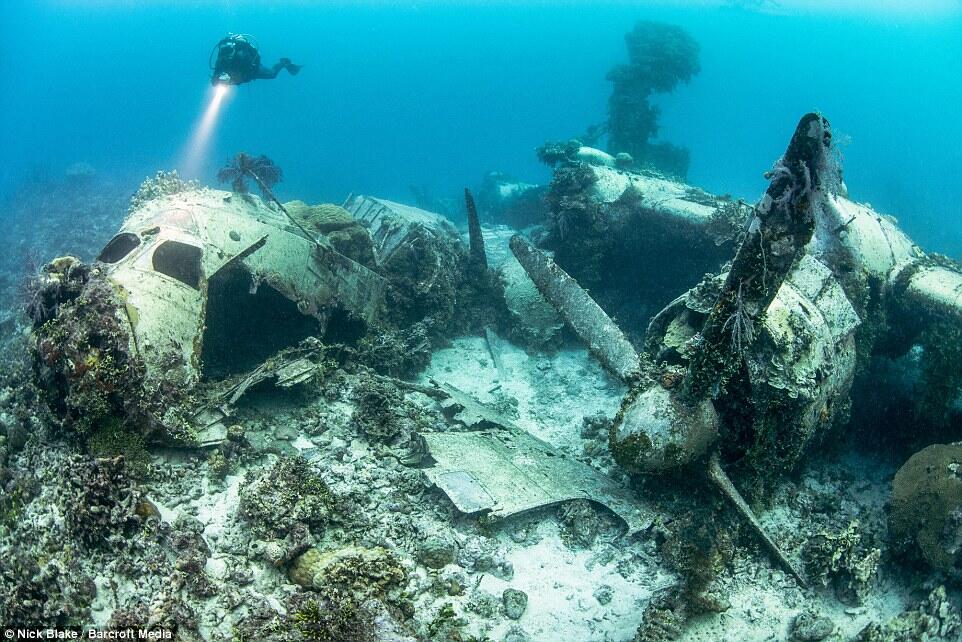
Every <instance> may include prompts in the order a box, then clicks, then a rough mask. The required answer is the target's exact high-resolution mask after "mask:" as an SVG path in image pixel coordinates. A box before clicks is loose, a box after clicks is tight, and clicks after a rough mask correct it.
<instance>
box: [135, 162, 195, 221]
mask: <svg viewBox="0 0 962 642" xmlns="http://www.w3.org/2000/svg"><path fill="white" fill-rule="evenodd" d="M196 189H200V183H198V182H197V181H195V180H189V181H185V180H184V179H182V178H181V177H180V176H178V175H177V170H176V169H175V170H173V171H170V172H165V171H159V172H157V174H156V175H154V177H153V178H145V179H144V182H143V183H141V184H140V187H139V188H138V189H137V192H136V193H135V194H134V195H133V196H132V197H131V199H130V211H131V212H133V211H134V210H136V209H139V208H141V207H143V206H144V205H145V204H147V203H149V202H150V201H152V200H154V199H158V198H161V197H163V196H170V195H171V194H180V193H182V192H190V191H193V190H196Z"/></svg>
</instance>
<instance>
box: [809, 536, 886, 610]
mask: <svg viewBox="0 0 962 642" xmlns="http://www.w3.org/2000/svg"><path fill="white" fill-rule="evenodd" d="M881 555H882V551H881V550H880V549H878V548H872V547H870V546H868V545H866V544H865V542H863V541H862V532H861V529H860V528H859V522H858V520H853V521H852V522H850V523H849V525H848V526H846V527H845V528H844V529H843V530H842V531H840V532H834V533H833V532H828V531H822V532H821V533H819V534H818V535H816V536H815V537H813V538H811V539H810V540H809V541H808V542H807V543H806V545H805V548H804V549H803V551H802V557H803V558H804V560H805V569H806V571H807V573H808V576H809V577H810V578H811V579H812V580H813V581H816V582H818V583H820V584H821V585H822V586H829V585H833V586H834V587H835V592H836V595H837V596H838V598H839V599H840V600H842V601H844V602H846V603H849V604H861V603H862V601H863V600H864V599H865V597H866V595H868V592H869V590H870V589H871V587H872V583H873V582H874V581H875V575H876V572H877V571H878V565H879V559H880V558H881Z"/></svg>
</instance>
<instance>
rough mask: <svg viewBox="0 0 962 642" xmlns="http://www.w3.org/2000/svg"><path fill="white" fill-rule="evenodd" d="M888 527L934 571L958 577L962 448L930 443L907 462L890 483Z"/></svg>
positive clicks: (961, 557) (960, 571) (961, 570)
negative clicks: (914, 548)
mask: <svg viewBox="0 0 962 642" xmlns="http://www.w3.org/2000/svg"><path fill="white" fill-rule="evenodd" d="M889 526H890V529H891V532H892V536H893V537H894V538H895V540H896V542H897V543H898V544H900V545H902V546H905V545H910V546H914V547H917V550H918V551H919V552H921V554H922V557H923V558H924V559H925V561H926V562H928V563H929V564H930V565H931V566H933V567H934V568H936V569H939V570H941V571H944V572H947V573H955V574H962V445H958V444H950V445H943V444H934V445H932V446H929V447H927V448H924V449H923V450H921V451H919V452H917V453H915V454H914V455H912V456H911V457H910V458H909V460H908V461H907V462H905V464H904V465H903V466H902V468H900V469H899V471H898V473H896V475H895V480H894V481H893V483H892V513H891V517H890V520H889Z"/></svg>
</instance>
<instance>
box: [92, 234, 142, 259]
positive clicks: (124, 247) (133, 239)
mask: <svg viewBox="0 0 962 642" xmlns="http://www.w3.org/2000/svg"><path fill="white" fill-rule="evenodd" d="M138 246H140V237H139V236H137V235H136V234H134V233H132V232H121V233H120V234H118V235H116V236H115V237H113V238H112V239H110V241H108V242H107V245H105V246H104V249H102V250H101V251H100V254H99V255H98V256H97V260H98V261H100V262H101V263H118V262H120V261H122V260H123V259H124V258H126V257H127V256H128V255H130V253H131V252H133V251H134V250H136V249H137V247H138Z"/></svg>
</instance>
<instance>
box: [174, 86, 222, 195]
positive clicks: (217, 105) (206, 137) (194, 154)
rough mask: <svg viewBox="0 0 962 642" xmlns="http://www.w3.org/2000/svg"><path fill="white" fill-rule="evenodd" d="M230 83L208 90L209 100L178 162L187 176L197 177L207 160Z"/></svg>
mask: <svg viewBox="0 0 962 642" xmlns="http://www.w3.org/2000/svg"><path fill="white" fill-rule="evenodd" d="M232 89H233V87H231V86H230V85H222V84H218V85H215V86H214V87H213V88H212V89H211V92H210V100H209V101H208V103H207V109H205V110H204V114H203V116H201V118H200V120H199V121H198V122H197V125H196V126H195V127H194V131H193V133H192V134H191V136H190V140H189V141H188V143H187V148H186V149H185V150H184V154H183V161H182V162H181V163H180V166H181V171H182V173H183V175H184V176H186V177H188V178H197V177H199V176H200V173H201V172H202V171H203V168H204V163H205V161H206V160H207V153H208V151H209V150H210V142H211V139H212V138H213V134H214V130H215V129H216V127H217V122H218V118H219V116H220V114H221V109H222V107H223V106H224V104H225V103H226V101H227V98H229V97H230V96H231V94H232V93H233V92H232V91H231V90H232Z"/></svg>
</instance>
